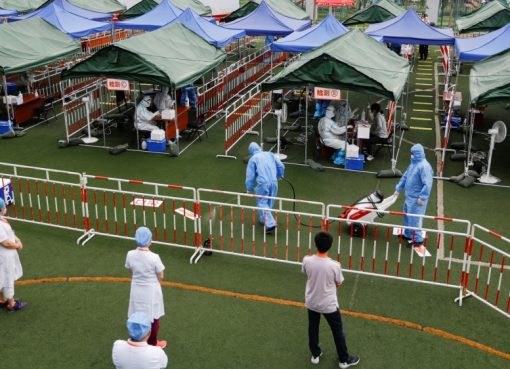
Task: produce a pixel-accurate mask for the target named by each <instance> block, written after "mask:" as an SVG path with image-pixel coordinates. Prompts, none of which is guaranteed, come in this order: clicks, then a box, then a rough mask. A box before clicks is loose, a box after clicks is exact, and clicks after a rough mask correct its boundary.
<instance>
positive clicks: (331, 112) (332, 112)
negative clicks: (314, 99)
mask: <svg viewBox="0 0 510 369" xmlns="http://www.w3.org/2000/svg"><path fill="white" fill-rule="evenodd" d="M335 113H336V111H335V107H334V106H333V105H330V106H328V107H327V108H326V112H325V113H324V115H325V116H326V118H329V119H332V118H333V117H334V116H335Z"/></svg>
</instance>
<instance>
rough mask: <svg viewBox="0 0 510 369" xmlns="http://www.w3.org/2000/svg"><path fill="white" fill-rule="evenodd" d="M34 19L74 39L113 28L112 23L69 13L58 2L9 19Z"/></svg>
mask: <svg viewBox="0 0 510 369" xmlns="http://www.w3.org/2000/svg"><path fill="white" fill-rule="evenodd" d="M33 17H40V18H42V19H44V20H45V21H46V22H48V23H50V24H52V25H53V26H55V27H57V28H58V29H59V30H61V31H62V32H64V33H67V34H68V35H69V36H71V37H74V38H80V37H84V36H88V35H91V34H94V33H98V32H103V31H107V30H110V29H111V28H112V26H111V24H110V23H106V22H97V21H93V20H90V19H86V18H82V17H80V16H77V15H74V14H73V13H69V12H67V11H65V10H64V9H63V8H61V7H60V6H58V5H56V2H52V3H50V4H49V5H46V6H45V7H44V8H42V9H39V10H36V11H35V12H32V13H29V14H26V15H22V16H20V17H10V18H9V19H10V20H12V21H16V20H23V19H29V18H33Z"/></svg>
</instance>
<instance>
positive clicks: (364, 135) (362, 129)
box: [357, 123, 370, 140]
mask: <svg viewBox="0 0 510 369" xmlns="http://www.w3.org/2000/svg"><path fill="white" fill-rule="evenodd" d="M357 129H358V138H361V139H364V140H368V139H369V138H370V124H368V123H359V124H358V126H357Z"/></svg>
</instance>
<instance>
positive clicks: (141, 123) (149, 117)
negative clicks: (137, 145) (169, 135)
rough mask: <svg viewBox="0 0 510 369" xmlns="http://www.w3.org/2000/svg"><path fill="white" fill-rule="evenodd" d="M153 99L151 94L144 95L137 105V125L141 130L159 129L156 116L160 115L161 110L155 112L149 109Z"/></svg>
mask: <svg viewBox="0 0 510 369" xmlns="http://www.w3.org/2000/svg"><path fill="white" fill-rule="evenodd" d="M151 101H152V99H151V97H150V96H144V97H143V99H142V101H140V103H139V104H138V106H137V107H136V114H135V127H136V129H138V130H140V131H154V130H155V129H159V128H158V126H157V125H156V123H154V118H156V117H157V116H158V115H159V111H158V112H155V113H153V112H151V111H149V106H151Z"/></svg>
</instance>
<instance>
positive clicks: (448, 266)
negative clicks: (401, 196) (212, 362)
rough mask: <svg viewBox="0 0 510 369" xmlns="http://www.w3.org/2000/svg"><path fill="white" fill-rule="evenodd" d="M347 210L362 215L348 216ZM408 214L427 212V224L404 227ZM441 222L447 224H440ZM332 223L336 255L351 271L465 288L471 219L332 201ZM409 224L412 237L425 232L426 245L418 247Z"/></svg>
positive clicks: (329, 216) (329, 215) (329, 217)
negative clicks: (407, 235)
mask: <svg viewBox="0 0 510 369" xmlns="http://www.w3.org/2000/svg"><path fill="white" fill-rule="evenodd" d="M345 211H356V212H361V213H362V216H361V217H359V218H358V217H355V219H356V220H353V219H347V218H346V217H345V216H344V215H342V214H343V213H344V212H345ZM404 216H408V217H419V218H422V219H423V222H424V226H423V228H422V229H416V228H412V227H403V226H402V220H403V217H404ZM382 217H384V218H382ZM376 219H377V222H376V221H375V220H376ZM438 222H441V224H442V225H443V226H444V228H445V229H443V230H440V227H439V224H438ZM326 224H327V228H328V230H329V232H331V233H332V234H333V237H334V239H335V244H334V253H335V254H336V255H335V256H336V258H337V260H338V261H340V262H341V263H342V266H343V268H344V269H345V270H347V271H352V272H355V273H360V274H369V275H377V276H380V277H384V278H392V279H404V280H409V281H415V282H421V283H425V284H433V285H441V286H445V287H452V288H457V289H459V292H460V290H461V289H462V287H461V277H462V263H463V262H462V257H463V254H464V251H465V247H466V245H467V244H468V243H469V231H470V223H469V221H467V220H462V219H453V218H446V217H432V216H425V215H413V214H405V213H401V212H395V211H381V210H372V209H365V208H356V207H352V206H338V205H328V207H327V216H326ZM404 228H407V229H410V230H411V231H412V239H415V237H416V234H417V232H422V236H423V235H425V238H424V244H423V246H422V247H412V246H411V244H410V243H409V242H408V240H407V239H406V238H405V237H404V236H403V229H404ZM331 254H332V253H330V256H333V255H331Z"/></svg>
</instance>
